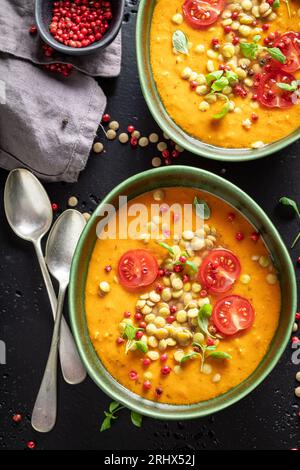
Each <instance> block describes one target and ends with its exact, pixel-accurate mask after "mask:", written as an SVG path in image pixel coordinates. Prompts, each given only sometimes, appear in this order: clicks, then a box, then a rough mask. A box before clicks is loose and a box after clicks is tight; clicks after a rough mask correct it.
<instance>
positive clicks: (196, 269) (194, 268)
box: [185, 261, 198, 273]
mask: <svg viewBox="0 0 300 470" xmlns="http://www.w3.org/2000/svg"><path fill="white" fill-rule="evenodd" d="M185 265H186V266H188V267H189V268H191V269H192V271H194V272H195V273H196V272H197V271H198V268H197V266H196V265H195V263H193V262H192V261H186V262H185Z"/></svg>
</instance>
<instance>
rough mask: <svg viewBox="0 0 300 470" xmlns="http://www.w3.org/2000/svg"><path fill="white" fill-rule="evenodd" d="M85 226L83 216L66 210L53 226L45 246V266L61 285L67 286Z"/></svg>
mask: <svg viewBox="0 0 300 470" xmlns="http://www.w3.org/2000/svg"><path fill="white" fill-rule="evenodd" d="M85 224H86V221H85V218H84V217H83V215H82V214H81V213H80V212H78V211H76V210H74V209H68V210H66V211H64V212H63V214H62V215H61V216H60V217H59V218H58V219H57V221H56V223H55V224H54V225H53V227H52V229H51V231H50V234H49V237H48V240H47V245H46V264H47V266H48V269H49V271H50V273H51V274H52V276H53V277H55V279H56V280H57V281H58V282H59V283H61V284H64V285H65V284H68V282H69V274H70V268H71V263H72V258H73V254H74V251H75V248H76V245H77V242H78V239H79V237H80V235H81V232H82V230H83V229H84V227H85Z"/></svg>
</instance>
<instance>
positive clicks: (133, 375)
mask: <svg viewBox="0 0 300 470" xmlns="http://www.w3.org/2000/svg"><path fill="white" fill-rule="evenodd" d="M128 376H129V378H130V380H137V378H138V373H137V372H136V371H135V370H131V371H130V372H129V374H128Z"/></svg>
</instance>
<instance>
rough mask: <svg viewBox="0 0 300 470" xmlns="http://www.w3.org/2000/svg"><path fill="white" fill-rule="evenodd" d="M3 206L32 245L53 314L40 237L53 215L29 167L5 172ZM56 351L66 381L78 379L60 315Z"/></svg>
mask: <svg viewBox="0 0 300 470" xmlns="http://www.w3.org/2000/svg"><path fill="white" fill-rule="evenodd" d="M4 208H5V213H6V217H7V220H8V223H9V225H10V227H11V228H12V230H13V231H14V232H15V233H16V235H18V236H19V237H20V238H23V239H24V240H27V241H30V242H32V243H33V245H34V248H35V252H36V255H37V258H38V262H39V265H40V268H41V272H42V276H43V279H44V283H45V286H46V289H47V293H48V297H49V300H50V304H51V309H52V313H53V317H54V318H55V312H56V306H57V299H56V295H55V291H54V289H53V284H52V281H51V278H50V275H49V272H48V269H47V266H46V263H45V259H44V255H43V251H42V247H41V240H42V238H43V236H44V235H45V234H46V233H47V232H48V230H49V229H50V226H51V224H52V219H53V214H52V207H51V203H50V200H49V198H48V195H47V193H46V191H45V189H44V188H43V186H42V185H41V183H40V182H39V180H38V179H37V178H36V177H35V176H34V175H33V174H32V173H31V172H30V171H28V170H26V169H24V168H17V169H15V170H13V171H11V172H10V173H9V175H8V177H7V180H6V184H5V189H4ZM59 353H60V362H61V367H62V373H63V376H64V379H65V381H66V382H68V383H69V384H77V383H80V382H82V381H83V380H84V379H85V376H86V371H85V369H84V367H83V365H82V362H81V360H80V358H79V355H78V351H77V349H76V346H75V343H74V339H73V336H72V334H71V332H70V329H69V327H68V325H67V323H66V321H65V319H64V318H63V319H62V324H61V335H60V345H59Z"/></svg>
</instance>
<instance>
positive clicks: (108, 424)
mask: <svg viewBox="0 0 300 470" xmlns="http://www.w3.org/2000/svg"><path fill="white" fill-rule="evenodd" d="M110 427H111V416H106V418H104V420H103V422H102V425H101V428H100V432H103V431H107V429H110Z"/></svg>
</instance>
